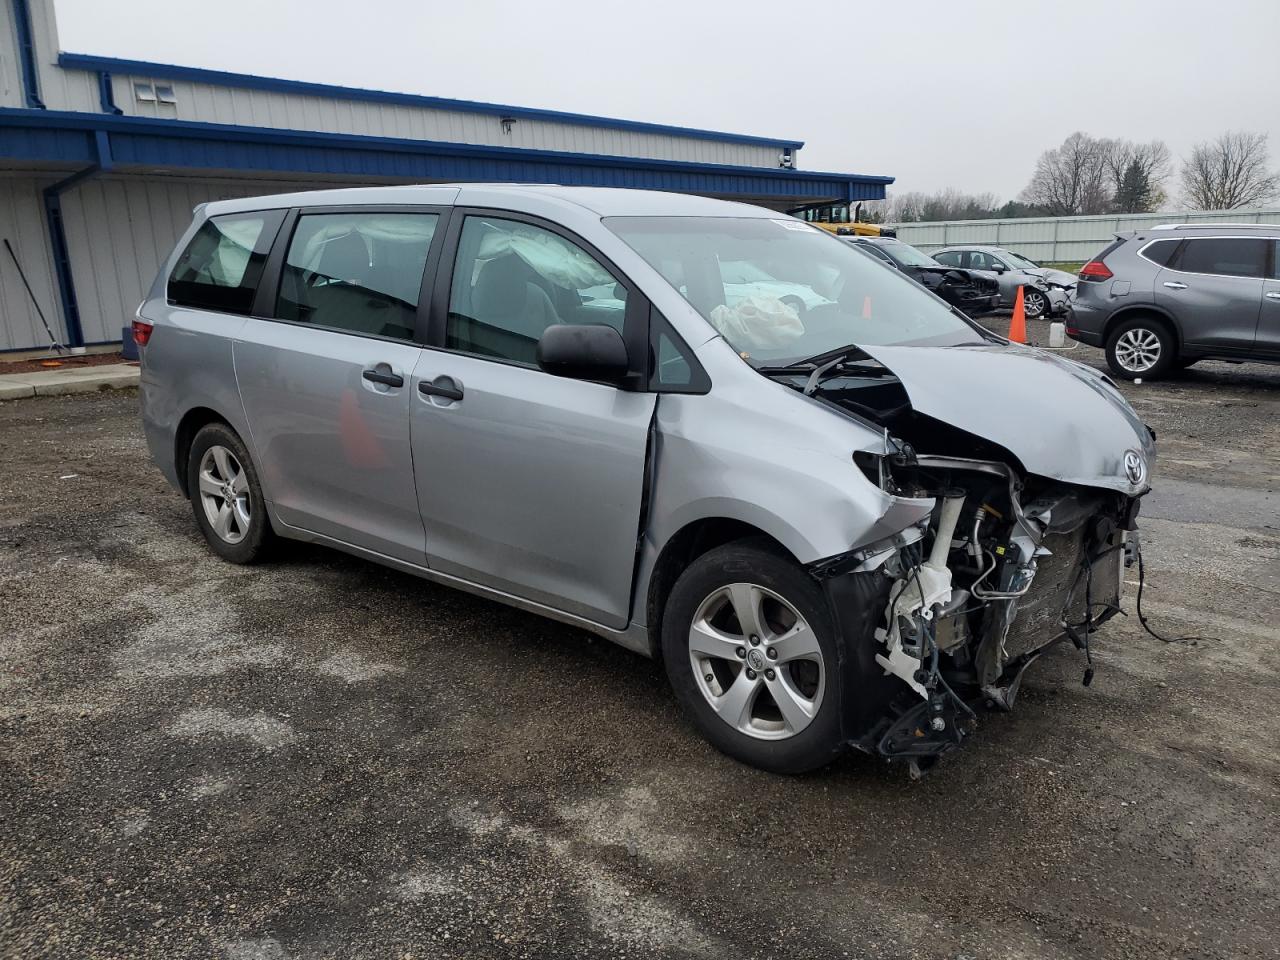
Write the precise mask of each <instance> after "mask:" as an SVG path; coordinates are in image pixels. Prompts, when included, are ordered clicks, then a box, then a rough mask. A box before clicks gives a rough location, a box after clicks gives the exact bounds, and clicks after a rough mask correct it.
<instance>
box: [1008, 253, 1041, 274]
mask: <svg viewBox="0 0 1280 960" xmlns="http://www.w3.org/2000/svg"><path fill="white" fill-rule="evenodd" d="M1000 256H1002V257H1004V258H1005V260H1007V261H1008V262H1009V264H1010V265H1011V266H1014V267H1020V268H1022V269H1023V270H1026V269H1028V268H1030V269H1032V270H1039V269H1040V264H1038V263H1036V262H1035V261H1034V260H1028V259H1027V258H1026V257H1020V256H1018V255H1017V254H1016V253H1010V252H1009V251H1008V250H1001V251H1000Z"/></svg>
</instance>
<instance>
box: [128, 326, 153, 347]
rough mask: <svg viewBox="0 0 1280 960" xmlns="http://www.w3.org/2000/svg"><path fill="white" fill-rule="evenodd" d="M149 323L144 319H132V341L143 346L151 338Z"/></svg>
mask: <svg viewBox="0 0 1280 960" xmlns="http://www.w3.org/2000/svg"><path fill="white" fill-rule="evenodd" d="M151 329H152V328H151V324H149V323H147V322H146V321H145V320H135V321H133V342H134V343H136V344H137V345H138V346H140V347H145V346H146V345H147V341H148V340H150V339H151Z"/></svg>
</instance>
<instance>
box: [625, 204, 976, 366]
mask: <svg viewBox="0 0 1280 960" xmlns="http://www.w3.org/2000/svg"><path fill="white" fill-rule="evenodd" d="M604 223H605V225H606V226H607V227H608V228H609V229H610V230H612V231H613V232H614V233H615V234H617V235H618V236H619V237H621V238H622V240H623V241H624V242H625V243H626V244H627V245H628V246H630V247H631V248H632V249H633V250H635V251H636V253H638V254H640V256H641V257H643V258H644V259H645V260H646V261H647V262H648V263H649V265H650V266H652V267H653V268H654V269H655V270H657V271H658V272H659V273H660V274H662V276H663V277H664V278H665V279H666V280H667V282H668V283H670V284H671V286H673V287H674V288H675V289H676V290H678V291H679V292H680V294H681V295H682V296H683V297H684V298H685V299H686V300H688V301H689V303H690V304H691V305H692V306H693V308H694V309H695V310H697V311H698V313H700V314H702V316H703V317H705V318H706V320H707V321H708V322H709V323H710V324H711V326H712V327H714V328H715V329H716V330H717V331H719V333H720V334H721V335H723V336H724V338H725V340H727V341H728V342H729V344H730V345H731V346H732V347H733V348H734V349H735V350H737V351H738V352H739V353H740V354H742V355H743V358H744V359H746V360H748V361H750V362H751V363H753V364H755V365H762V364H769V365H773V364H787V363H794V362H796V361H799V360H803V359H806V358H808V357H814V356H819V355H821V354H824V353H827V352H829V351H832V350H835V349H837V348H839V347H844V346H848V345H850V344H865V345H876V344H931V345H951V344H962V343H982V342H983V341H984V338H983V337H982V335H981V334H979V333H978V332H977V331H976V330H975V329H974V328H973V327H972V326H970V325H969V324H968V323H967V322H966V321H965V320H963V319H962V318H961V317H959V316H957V315H956V314H955V313H953V312H952V311H951V309H950V308H949V307H948V306H947V305H946V304H945V303H943V302H942V301H941V300H939V299H938V298H936V297H934V296H933V295H932V294H930V293H929V292H927V291H926V290H925V289H924V288H923V287H921V286H919V285H918V284H916V283H914V282H913V281H911V280H908V279H907V278H905V277H903V276H902V275H900V274H898V273H896V272H894V271H892V270H886V269H884V267H881V266H878V265H877V264H875V263H872V262H870V261H869V260H868V259H867V258H866V257H865V256H864V255H862V254H860V253H858V252H857V251H855V250H851V249H849V245H848V244H846V243H844V242H843V241H841V240H838V239H836V238H835V237H832V236H831V235H830V234H828V233H826V232H825V231H821V230H818V229H816V228H814V227H810V226H807V225H805V224H803V223H799V222H797V221H796V220H793V219H782V218H779V219H777V220H770V219H763V218H740V217H607V218H605V220H604ZM748 277H749V278H750V279H749V280H747V278H748ZM744 281H745V282H744Z"/></svg>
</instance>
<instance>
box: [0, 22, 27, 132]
mask: <svg viewBox="0 0 1280 960" xmlns="http://www.w3.org/2000/svg"><path fill="white" fill-rule="evenodd" d="M21 106H25V103H24V101H23V97H22V75H21V66H20V65H19V63H18V31H17V30H16V29H15V28H14V24H13V8H12V5H11V4H9V3H0V107H21Z"/></svg>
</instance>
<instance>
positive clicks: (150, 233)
mask: <svg viewBox="0 0 1280 960" xmlns="http://www.w3.org/2000/svg"><path fill="white" fill-rule="evenodd" d="M332 185H333V184H328V183H315V182H307V183H291V182H283V181H279V180H260V181H256V180H189V179H184V178H177V177H172V178H169V177H149V178H146V179H142V178H138V177H100V178H97V179H93V180H87V181H85V182H83V183H81V184H80V185H78V186H76V187H74V188H72V189H71V190H68V191H67V192H66V193H65V194H63V196H62V219H63V224H64V225H65V227H66V231H67V246H68V248H69V249H70V251H71V272H72V276H73V277H74V279H75V285H76V299H77V302H78V304H79V307H80V324H81V327H82V328H83V330H84V338H85V341H86V342H88V343H94V342H98V341H106V340H119V339H120V331H121V328H122V327H123V326H125V325H127V324H128V323H130V322H131V321H132V320H133V312H134V310H136V309H137V307H138V304H139V303H140V302H142V298H143V297H144V296H145V295H146V293H147V291H149V290H150V289H151V283H152V281H153V280H155V277H156V271H157V270H159V269H160V264H161V262H162V261H163V260H164V259H165V258H166V257H167V256H168V255H169V253H170V252H171V251H172V249H173V245H174V244H175V243H176V242H177V240H178V237H179V236H181V235H182V231H183V230H185V229H186V228H187V225H188V224H189V223H191V211H192V209H193V208H194V207H195V206H196V205H197V204H200V203H207V202H209V201H211V200H225V199H227V198H230V197H252V196H257V195H261V194H270V193H281V192H287V191H290V190H317V189H323V188H324V187H328V186H332ZM44 245H45V246H46V247H47V246H48V241H47V240H46V241H45V244H44ZM22 345H25V344H20V346H22Z"/></svg>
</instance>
